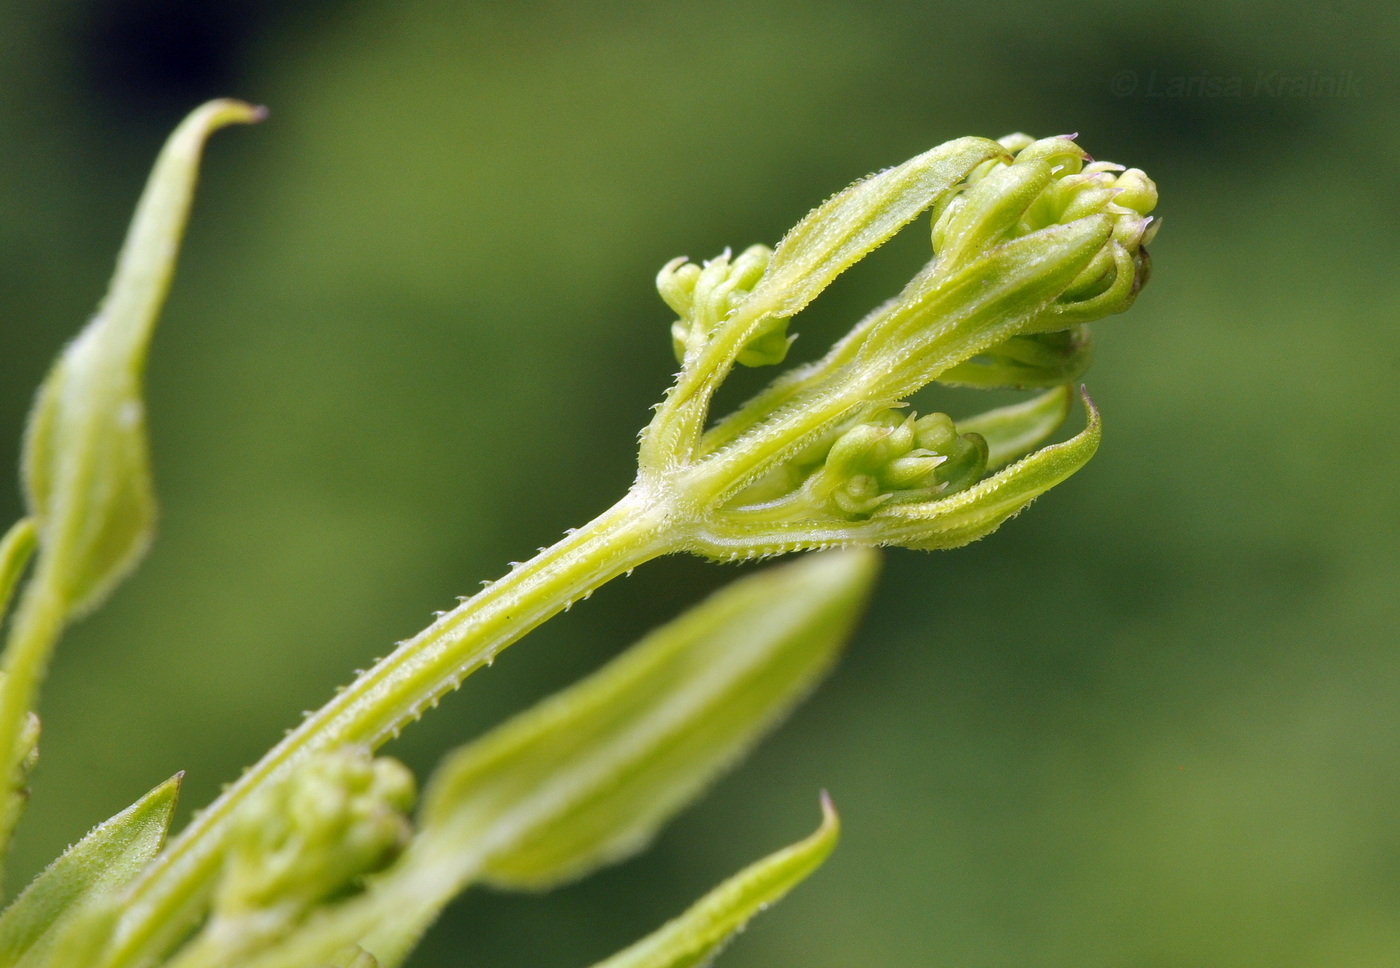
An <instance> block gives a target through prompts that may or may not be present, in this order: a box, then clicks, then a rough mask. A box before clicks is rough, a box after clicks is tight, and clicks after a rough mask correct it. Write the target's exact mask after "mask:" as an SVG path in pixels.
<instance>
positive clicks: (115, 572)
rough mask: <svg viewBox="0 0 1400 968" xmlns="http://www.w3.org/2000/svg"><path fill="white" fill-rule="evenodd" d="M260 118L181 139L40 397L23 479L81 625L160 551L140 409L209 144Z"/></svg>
mask: <svg viewBox="0 0 1400 968" xmlns="http://www.w3.org/2000/svg"><path fill="white" fill-rule="evenodd" d="M261 116H262V115H261V113H260V112H259V111H258V110H257V109H256V108H252V107H250V106H248V105H246V104H242V103H240V102H238V101H211V102H210V103H208V104H206V105H204V106H203V107H201V108H199V109H198V110H197V111H195V112H194V113H193V114H191V115H190V116H189V117H188V118H186V119H185V121H184V122H183V123H182V124H181V125H180V127H179V128H177V129H176V130H175V133H174V134H172V135H171V136H170V140H169V141H167V142H166V145H165V148H164V149H163V150H162V151H161V154H160V158H159V159H158V160H157V161H156V165H155V169H154V170H153V171H152V173H151V177H150V180H149V181H148V182H147V185H146V190H145V192H144V193H143V195H142V196H141V201H140V203H139V205H138V206H137V209H136V214H135V216H134V217H133V219H132V223H131V229H130V231H129V232H128V234H127V238H126V242H125V244H124V245H123V247H122V252H121V255H120V257H119V258H118V260H117V268H116V272H115V274H114V275H113V277H112V284H111V288H110V289H109V290H108V292H107V296H106V298H105V299H104V300H103V302H102V305H101V306H100V307H99V309H98V311H97V315H96V317H94V318H93V320H92V322H90V323H89V324H88V325H87V327H86V328H85V329H84V330H83V331H82V332H81V333H80V334H79V335H78V337H77V338H76V339H75V340H73V342H72V343H70V344H68V346H67V347H66V348H65V349H64V351H63V353H62V354H61V355H60V356H59V358H58V361H57V362H56V363H55V365H54V367H53V369H52V370H51V371H50V372H49V375H48V377H47V378H46V379H45V381H44V384H43V386H42V387H41V388H40V390H39V395H38V399H37V400H36V402H35V405H34V410H33V413H32V414H31V415H30V420H29V426H28V429H27V432H26V436H25V443H24V454H23V477H24V487H25V494H26V498H27V500H28V503H29V509H30V513H31V515H32V516H33V518H34V520H35V523H36V525H37V528H38V532H39V544H40V547H41V548H42V549H43V557H42V563H41V569H42V574H43V579H44V581H45V582H47V583H48V584H49V585H50V586H51V592H52V593H53V594H56V595H57V596H58V597H59V598H60V600H61V601H62V602H63V603H64V605H65V606H66V608H67V610H68V612H69V613H70V614H74V615H77V614H81V613H83V612H86V611H89V610H91V609H92V608H94V607H96V606H97V605H98V604H99V603H100V602H101V601H102V599H103V598H105V597H106V595H107V593H108V592H110V591H111V589H112V588H113V587H114V586H115V585H116V584H117V583H118V582H119V581H121V579H122V578H124V577H125V576H126V574H127V573H128V572H130V571H131V569H132V568H133V567H135V565H136V562H137V561H138V560H139V559H140V557H141V555H142V553H143V552H144V551H145V548H146V546H147V544H148V543H149V542H150V537H151V532H152V529H153V527H154V523H155V499H154V497H153V494H152V489H151V479H150V477H151V475H150V468H149V466H148V465H149V460H148V457H147V446H146V430H145V411H144V407H143V404H142V400H141V380H142V371H143V369H144V366H145V359H146V348H147V346H148V344H149V343H150V338H151V333H152V331H153V329H154V328H155V322H156V316H157V314H158V313H159V311H160V307H161V304H162V303H163V302H164V300H165V294H166V291H167V290H168V289H169V287H170V278H171V275H172V274H173V272H174V268H175V256H176V252H177V250H178V248H179V242H180V236H181V235H182V233H183V231H184V227H185V220H186V217H187V215H188V213H189V208H190V201H191V198H192V197H193V194H194V183H195V176H196V174H197V172H198V168H199V156H200V152H201V150H202V149H203V146H204V141H205V139H206V138H207V137H208V136H209V135H210V134H211V133H212V132H213V131H215V130H217V129H218V128H221V127H223V126H225V125H228V124H233V123H238V122H252V121H256V120H258V119H259V118H260V117H261Z"/></svg>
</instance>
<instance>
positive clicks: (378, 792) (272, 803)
mask: <svg viewBox="0 0 1400 968" xmlns="http://www.w3.org/2000/svg"><path fill="white" fill-rule="evenodd" d="M413 800H414V782H413V775H412V774H411V773H410V772H409V771H408V769H407V767H405V766H404V765H403V764H401V763H399V762H398V761H397V760H392V759H389V758H387V757H380V758H377V759H376V758H373V757H371V755H370V754H369V752H368V751H367V750H364V749H361V748H346V749H340V750H336V751H332V752H329V753H322V754H317V755H315V756H314V757H312V758H310V759H309V760H307V761H305V762H304V763H301V764H299V765H298V766H297V768H296V769H295V770H294V771H293V772H292V773H290V774H289V775H288V776H287V778H286V779H285V780H283V781H282V782H281V783H278V784H276V785H274V786H273V787H271V788H269V789H268V790H267V791H266V792H265V793H264V794H263V795H262V796H260V797H259V798H257V799H255V800H252V801H250V802H249V803H247V804H246V805H245V806H244V807H243V808H242V810H241V811H240V812H239V813H238V815H237V819H236V820H235V821H234V829H233V832H232V833H231V835H230V842H229V843H230V846H229V853H228V856H227V859H226V862H225V868H224V876H223V880H222V881H221V883H220V886H219V890H218V894H217V897H216V899H215V903H214V907H215V910H216V912H217V914H218V915H219V916H221V917H223V918H234V919H236V918H237V917H238V916H240V915H242V914H247V913H256V912H272V913H275V914H276V915H277V916H278V919H279V920H282V921H286V922H290V921H294V920H295V919H296V918H298V917H300V916H301V915H302V914H304V913H305V912H306V911H307V910H309V909H310V908H311V907H313V906H315V905H316V904H318V903H320V902H321V901H323V900H325V899H327V898H331V897H334V896H336V895H338V894H341V893H344V892H345V891H347V890H349V889H350V888H352V887H353V886H354V885H355V883H356V882H357V881H358V879H359V878H361V877H363V876H364V875H366V874H372V873H374V872H375V871H379V870H382V869H383V868H384V867H386V866H387V865H388V864H389V863H390V862H391V861H392V860H393V859H394V858H395V857H397V856H398V854H399V853H400V852H401V851H402V850H403V848H404V847H405V846H406V845H407V843H408V840H409V837H410V836H411V835H412V828H411V826H410V824H409V821H408V818H407V816H405V814H406V812H407V811H408V810H409V809H411V808H412V806H413Z"/></svg>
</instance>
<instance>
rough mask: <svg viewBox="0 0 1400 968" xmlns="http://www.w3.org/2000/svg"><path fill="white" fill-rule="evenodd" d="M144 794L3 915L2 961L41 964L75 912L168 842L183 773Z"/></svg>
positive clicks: (67, 854) (51, 869)
mask: <svg viewBox="0 0 1400 968" xmlns="http://www.w3.org/2000/svg"><path fill="white" fill-rule="evenodd" d="M182 775H183V774H180V775H176V776H174V777H172V778H171V779H169V780H167V781H165V782H164V783H162V784H161V785H160V786H158V787H156V788H155V789H154V790H152V791H151V792H150V793H148V794H146V795H145V796H144V797H142V798H141V799H140V800H138V801H136V803H134V804H132V805H131V806H129V807H127V808H126V809H125V810H123V811H122V812H121V813H119V814H117V815H116V816H115V817H113V818H111V819H110V820H106V821H103V822H102V823H100V824H98V825H97V826H96V827H94V828H93V829H92V831H91V832H89V833H88V835H87V836H86V837H84V838H83V839H82V840H80V841H78V842H77V843H76V844H74V845H73V846H72V847H69V848H68V850H66V851H64V853H63V854H62V855H61V856H60V857H59V858H58V859H57V860H55V861H54V862H53V863H52V864H50V865H49V866H48V867H47V868H46V869H45V870H44V871H43V872H42V873H41V874H39V876H38V877H36V878H35V879H34V881H33V882H32V883H31V884H30V885H29V886H28V887H27V888H25V889H24V891H23V893H21V894H20V895H19V897H17V898H15V901H14V903H13V904H11V905H10V906H9V908H7V909H6V911H5V913H4V914H3V915H0V965H13V964H16V963H17V961H18V959H19V958H20V957H21V956H26V957H25V962H24V963H25V964H31V963H32V964H42V963H43V960H42V958H39V957H36V956H39V955H40V953H41V952H46V951H48V950H49V949H50V948H51V946H52V945H53V944H54V943H55V942H56V941H57V940H58V937H59V935H61V934H63V933H64V931H65V929H66V927H67V926H68V924H69V922H70V921H71V920H72V919H73V917H74V916H75V915H78V914H80V912H83V911H85V910H86V909H88V908H89V906H90V905H91V904H93V903H94V902H96V901H98V900H99V899H101V898H102V897H104V896H105V895H107V894H108V893H109V892H111V891H114V890H116V889H118V888H120V887H121V886H122V885H123V884H125V883H126V882H127V881H129V880H130V879H131V878H132V877H134V876H135V875H136V874H137V873H138V872H139V871H140V870H141V868H142V867H144V866H145V864H146V862H147V861H149V860H150V859H151V858H152V857H154V856H155V855H156V852H157V851H159V850H160V848H161V845H162V844H163V843H165V834H166V831H167V830H168V829H169V827H170V819H171V817H172V816H173V815H174V813H175V803H176V801H177V800H178V798H179V795H180V779H181V776H182Z"/></svg>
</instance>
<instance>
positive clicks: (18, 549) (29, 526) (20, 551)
mask: <svg viewBox="0 0 1400 968" xmlns="http://www.w3.org/2000/svg"><path fill="white" fill-rule="evenodd" d="M33 553H34V522H33V520H32V519H30V518H23V519H21V520H20V521H17V522H16V523H15V525H14V527H12V528H10V530H9V531H6V532H5V537H3V538H0V620H3V619H4V618H5V609H6V608H7V607H8V606H9V604H10V596H11V595H13V594H14V591H15V586H16V585H18V584H19V576H20V575H22V574H23V573H24V566H25V565H27V564H29V558H30V556H31V555H32V554H33Z"/></svg>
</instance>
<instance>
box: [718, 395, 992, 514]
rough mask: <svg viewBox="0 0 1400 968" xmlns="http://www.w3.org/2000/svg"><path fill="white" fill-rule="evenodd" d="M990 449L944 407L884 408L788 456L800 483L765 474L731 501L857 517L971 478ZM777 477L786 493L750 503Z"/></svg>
mask: <svg viewBox="0 0 1400 968" xmlns="http://www.w3.org/2000/svg"><path fill="white" fill-rule="evenodd" d="M987 454H988V451H987V443H986V441H985V440H983V439H982V437H981V436H980V435H978V434H975V433H970V434H959V433H958V430H957V427H956V426H955V425H954V424H953V421H952V418H950V417H949V416H948V415H947V414H944V413H931V414H928V415H927V416H924V417H917V416H916V415H915V414H913V413H902V412H900V411H898V410H891V409H881V410H877V411H875V412H873V413H870V414H867V415H865V416H864V417H862V418H861V419H860V420H858V421H857V422H855V423H853V424H849V425H847V426H846V427H845V428H844V429H842V430H840V431H839V432H838V433H837V434H836V435H835V437H834V439H833V438H831V437H828V438H827V442H826V443H825V444H824V445H818V446H815V447H812V448H808V449H807V451H805V452H803V453H800V454H798V455H797V456H796V457H794V458H793V459H792V460H791V461H790V462H788V464H787V466H786V467H785V468H784V469H783V470H784V471H785V477H786V478H787V480H788V481H793V480H800V481H801V483H800V484H796V485H784V484H781V483H778V482H776V481H773V480H771V479H770V481H767V482H762V483H761V484H760V485H759V487H758V488H755V490H754V491H751V492H748V493H741V494H740V495H739V496H738V498H737V501H736V503H738V504H740V505H741V506H743V510H742V511H741V512H740V513H741V514H742V513H745V512H757V513H758V514H760V515H764V516H768V515H771V514H773V513H774V512H781V513H782V515H783V516H785V517H786V516H793V513H794V512H800V514H799V515H798V516H811V515H812V514H822V515H830V516H832V517H835V518H838V519H844V520H859V519H863V518H868V517H869V516H870V515H871V514H873V513H874V512H875V511H876V510H878V509H879V508H882V507H886V506H889V505H893V504H902V503H912V502H918V501H930V500H933V499H934V498H936V497H942V496H946V495H948V494H952V493H954V492H956V491H961V490H964V489H965V488H968V487H970V486H972V485H973V484H975V483H976V482H977V481H978V480H979V479H980V478H981V477H982V475H983V473H984V472H985V471H986V469H987ZM775 484H777V486H778V487H780V488H783V489H785V490H787V494H786V495H785V496H784V497H780V498H778V499H777V500H772V501H768V502H764V503H761V504H754V503H753V498H754V497H755V496H756V495H757V494H758V493H761V490H762V489H763V488H764V487H765V486H767V487H773V486H774V485H775Z"/></svg>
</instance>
